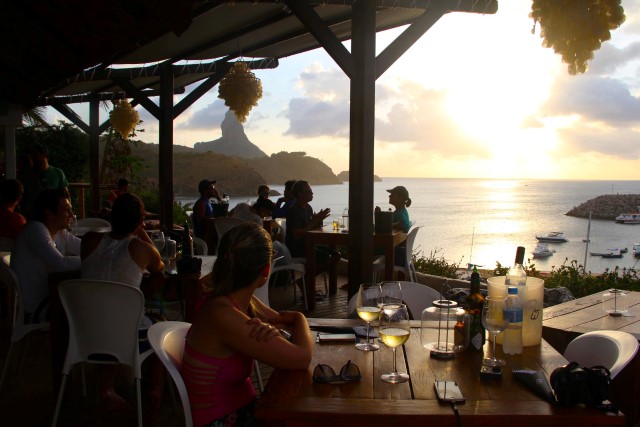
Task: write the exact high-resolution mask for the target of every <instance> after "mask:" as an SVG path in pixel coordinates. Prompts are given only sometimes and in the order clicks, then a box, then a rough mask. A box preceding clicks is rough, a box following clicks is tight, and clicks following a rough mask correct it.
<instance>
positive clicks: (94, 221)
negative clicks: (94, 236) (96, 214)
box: [77, 218, 111, 228]
mask: <svg viewBox="0 0 640 427" xmlns="http://www.w3.org/2000/svg"><path fill="white" fill-rule="evenodd" d="M77 225H78V227H91V228H94V227H95V228H100V227H108V228H111V223H110V222H109V221H107V220H106V219H102V218H81V219H79V220H78V222H77Z"/></svg>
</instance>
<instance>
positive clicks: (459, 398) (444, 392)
mask: <svg viewBox="0 0 640 427" xmlns="http://www.w3.org/2000/svg"><path fill="white" fill-rule="evenodd" d="M434 386H435V388H436V394H437V395H438V400H439V401H441V402H464V396H463V395H462V392H461V391H460V387H458V383H457V382H455V381H436V382H435V383H434Z"/></svg>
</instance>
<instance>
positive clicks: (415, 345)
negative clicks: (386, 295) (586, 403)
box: [255, 319, 625, 427]
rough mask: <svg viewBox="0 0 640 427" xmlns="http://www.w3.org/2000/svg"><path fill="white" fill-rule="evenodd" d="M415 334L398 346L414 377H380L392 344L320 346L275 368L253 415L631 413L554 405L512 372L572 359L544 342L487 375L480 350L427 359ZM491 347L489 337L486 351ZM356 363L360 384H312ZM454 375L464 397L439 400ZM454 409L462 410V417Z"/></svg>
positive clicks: (300, 419)
mask: <svg viewBox="0 0 640 427" xmlns="http://www.w3.org/2000/svg"><path fill="white" fill-rule="evenodd" d="M309 324H310V325H311V326H312V328H313V327H327V326H330V327H347V326H354V325H361V324H362V322H361V321H358V320H344V319H309ZM411 327H412V329H411V336H410V338H409V340H408V341H407V343H406V344H405V345H404V346H402V347H399V348H398V349H397V366H398V368H399V371H404V372H407V373H408V374H409V376H410V380H409V381H408V382H406V383H402V384H388V383H385V382H384V381H382V380H381V379H380V376H381V375H382V374H383V373H386V372H389V371H390V370H391V369H392V365H393V359H392V355H393V353H392V350H391V349H389V348H387V347H386V346H385V345H384V344H380V350H378V351H375V352H363V351H359V350H357V349H356V348H355V344H354V343H353V342H346V343H323V344H316V345H315V348H314V354H313V360H312V362H311V365H310V367H309V369H308V370H297V371H286V370H281V369H277V370H275V371H274V372H273V374H272V375H271V378H270V379H269V382H268V384H267V386H266V388H265V390H264V393H263V394H262V396H261V397H260V399H259V401H258V404H257V407H256V409H255V415H256V418H257V421H258V425H265V426H323V427H326V426H331V427H337V426H350V427H351V426H356V425H367V426H371V425H384V426H387V425H401V426H418V425H419V426H425V425H430V426H435V425H437V426H456V425H458V426H465V427H468V426H503V425H504V426H510V427H511V426H531V427H534V426H535V427H539V426H541V425H547V426H557V425H561V426H563V427H569V426H576V427H577V426H580V427H584V426H606V425H610V426H613V425H623V424H624V422H625V417H624V416H623V415H620V414H613V413H607V412H603V411H600V410H597V409H593V408H585V407H579V406H576V407H569V408H563V407H559V406H555V405H552V404H550V403H548V402H547V401H545V400H544V399H542V398H540V397H538V396H537V395H536V394H534V393H533V392H532V391H530V390H529V389H528V388H527V387H525V386H524V385H523V384H521V383H520V382H519V381H518V380H516V379H515V378H514V376H513V375H512V370H513V369H531V370H535V371H542V372H544V374H545V376H546V377H547V378H548V376H549V374H550V373H551V372H552V371H553V370H554V369H555V368H557V367H559V366H562V365H564V364H565V363H566V360H565V359H564V358H563V357H562V355H561V354H560V353H558V352H557V351H556V350H554V349H553V347H551V346H550V345H549V344H548V343H546V342H545V341H543V342H542V344H541V345H538V346H535V347H526V348H525V349H524V351H523V353H522V354H519V355H505V354H502V351H501V347H500V346H498V347H497V349H498V357H500V358H503V359H505V360H506V361H507V366H505V367H504V369H503V374H502V377H501V378H500V379H490V380H481V379H480V376H479V371H480V368H481V364H482V358H483V356H484V355H483V354H482V353H481V352H463V353H459V354H457V355H456V357H455V358H454V359H451V360H438V359H433V358H430V357H429V352H428V351H427V350H426V349H425V348H424V347H423V345H422V343H421V337H420V322H416V321H412V324H411ZM488 348H489V343H488V342H487V344H486V345H485V349H488ZM347 361H351V363H355V364H356V365H357V366H358V367H359V368H360V372H361V374H362V379H361V380H359V381H355V382H350V383H345V384H340V385H331V384H319V383H314V382H313V380H312V371H313V369H314V367H315V366H316V365H317V364H327V365H329V366H331V367H332V368H333V369H334V370H335V371H336V372H339V370H340V368H341V366H343V365H344V364H346V363H347ZM436 380H447V381H456V382H457V383H458V385H459V387H460V390H461V391H462V394H463V395H464V397H465V398H466V402H465V403H457V404H456V405H452V404H451V403H440V402H439V401H438V399H437V397H436V393H435V390H434V381H436ZM456 412H457V414H458V415H456Z"/></svg>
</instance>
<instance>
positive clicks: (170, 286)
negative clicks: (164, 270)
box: [49, 256, 216, 393]
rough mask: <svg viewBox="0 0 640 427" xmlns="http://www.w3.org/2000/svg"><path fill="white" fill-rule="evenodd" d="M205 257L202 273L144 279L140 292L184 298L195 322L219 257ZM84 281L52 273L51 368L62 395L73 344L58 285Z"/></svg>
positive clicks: (188, 314)
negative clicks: (198, 305)
mask: <svg viewBox="0 0 640 427" xmlns="http://www.w3.org/2000/svg"><path fill="white" fill-rule="evenodd" d="M198 258H202V268H201V270H200V271H201V272H200V273H194V274H176V275H171V276H167V275H164V276H158V277H156V278H150V277H146V276H145V277H143V278H142V283H141V284H140V289H141V290H142V292H143V293H144V294H145V298H153V299H157V298H159V296H160V295H162V294H163V293H164V298H165V299H170V298H172V297H175V298H177V297H179V296H181V297H182V298H183V299H184V300H185V321H186V322H193V319H194V317H195V311H196V307H197V304H198V300H199V299H200V298H201V297H202V296H203V295H204V294H205V293H206V289H205V286H206V285H207V284H208V283H209V281H210V280H211V270H212V268H213V263H214V262H215V259H216V257H215V256H199V257H198ZM68 279H80V270H74V271H68V272H64V273H50V274H49V315H50V320H51V369H52V374H53V377H52V378H53V391H54V393H57V392H58V388H59V386H60V379H61V372H62V366H63V365H64V359H65V355H66V353H67V346H68V344H69V323H68V320H67V315H66V313H65V311H64V308H63V307H62V302H61V301H60V294H59V293H58V285H59V284H60V282H62V281H63V280H68Z"/></svg>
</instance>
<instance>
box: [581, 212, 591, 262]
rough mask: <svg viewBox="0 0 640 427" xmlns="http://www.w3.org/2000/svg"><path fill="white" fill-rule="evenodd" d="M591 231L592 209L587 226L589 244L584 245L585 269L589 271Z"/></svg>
mask: <svg viewBox="0 0 640 427" xmlns="http://www.w3.org/2000/svg"><path fill="white" fill-rule="evenodd" d="M590 233H591V211H589V225H588V226H587V244H586V245H585V247H584V263H583V264H582V266H583V268H584V271H587V254H588V253H589V241H590V238H589V234H590Z"/></svg>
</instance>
